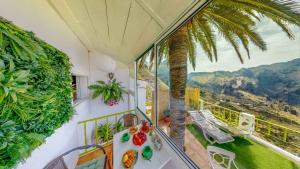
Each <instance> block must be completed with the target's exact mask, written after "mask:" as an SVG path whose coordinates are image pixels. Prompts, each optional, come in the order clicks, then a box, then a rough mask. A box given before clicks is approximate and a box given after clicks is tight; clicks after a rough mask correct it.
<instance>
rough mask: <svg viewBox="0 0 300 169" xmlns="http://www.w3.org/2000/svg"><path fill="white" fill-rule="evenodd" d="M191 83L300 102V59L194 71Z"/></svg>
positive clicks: (234, 93) (219, 90)
mask: <svg viewBox="0 0 300 169" xmlns="http://www.w3.org/2000/svg"><path fill="white" fill-rule="evenodd" d="M188 84H189V85H190V86H193V87H199V86H200V87H202V88H204V89H207V90H209V91H211V92H213V93H215V94H224V95H229V96H236V97H242V95H243V94H242V93H243V92H247V93H250V94H252V95H256V96H261V97H265V98H266V99H267V100H268V101H283V102H286V103H288V104H289V105H292V106H299V105H300V58H299V59H295V60H292V61H289V62H283V63H276V64H271V65H262V66H258V67H254V68H248V69H245V68H243V69H240V70H238V71H234V72H229V71H217V72H211V73H210V72H194V73H190V74H189V76H188Z"/></svg>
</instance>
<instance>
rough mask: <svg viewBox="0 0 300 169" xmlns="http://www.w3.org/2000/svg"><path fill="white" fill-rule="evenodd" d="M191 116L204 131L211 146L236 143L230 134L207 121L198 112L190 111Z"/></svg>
mask: <svg viewBox="0 0 300 169" xmlns="http://www.w3.org/2000/svg"><path fill="white" fill-rule="evenodd" d="M189 114H190V115H191V116H192V120H193V123H194V124H195V125H196V126H198V127H199V128H200V129H201V130H202V133H203V136H204V138H205V139H206V140H207V141H208V142H209V143H210V144H214V143H218V144H223V143H228V142H232V141H234V138H233V137H232V136H231V135H230V134H228V133H226V132H224V131H223V130H221V129H219V128H218V127H217V126H216V125H215V124H214V123H212V122H211V121H209V120H207V119H205V117H204V116H202V115H201V114H200V113H199V112H198V111H189Z"/></svg>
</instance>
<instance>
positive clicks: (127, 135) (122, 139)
mask: <svg viewBox="0 0 300 169" xmlns="http://www.w3.org/2000/svg"><path fill="white" fill-rule="evenodd" d="M129 138H130V134H128V133H124V134H123V135H122V138H121V141H122V142H123V143H125V142H126V141H128V140H129Z"/></svg>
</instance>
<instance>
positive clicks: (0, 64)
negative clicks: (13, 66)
mask: <svg viewBox="0 0 300 169" xmlns="http://www.w3.org/2000/svg"><path fill="white" fill-rule="evenodd" d="M1 69H5V64H4V61H3V60H2V59H0V70H1Z"/></svg>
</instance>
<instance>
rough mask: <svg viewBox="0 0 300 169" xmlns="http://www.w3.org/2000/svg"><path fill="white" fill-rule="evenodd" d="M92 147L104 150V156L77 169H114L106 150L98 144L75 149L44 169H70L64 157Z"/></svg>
mask: <svg viewBox="0 0 300 169" xmlns="http://www.w3.org/2000/svg"><path fill="white" fill-rule="evenodd" d="M91 147H96V148H98V149H100V150H102V152H103V155H101V156H99V157H97V158H95V159H92V160H90V161H87V162H85V163H84V164H81V165H79V166H76V168H75V169H106V168H109V169H112V168H111V166H110V162H109V159H108V158H107V155H106V151H105V149H104V148H103V147H102V146H100V145H97V144H93V145H87V146H81V147H76V148H73V149H71V150H69V151H67V152H65V153H63V154H62V155H60V156H58V157H56V158H55V159H54V160H52V161H51V162H49V163H48V164H47V165H46V166H45V167H44V169H68V168H67V166H66V164H65V161H64V157H65V156H66V155H68V154H70V153H71V152H74V151H77V150H85V149H88V148H91Z"/></svg>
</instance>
